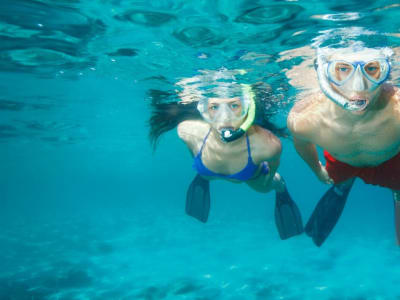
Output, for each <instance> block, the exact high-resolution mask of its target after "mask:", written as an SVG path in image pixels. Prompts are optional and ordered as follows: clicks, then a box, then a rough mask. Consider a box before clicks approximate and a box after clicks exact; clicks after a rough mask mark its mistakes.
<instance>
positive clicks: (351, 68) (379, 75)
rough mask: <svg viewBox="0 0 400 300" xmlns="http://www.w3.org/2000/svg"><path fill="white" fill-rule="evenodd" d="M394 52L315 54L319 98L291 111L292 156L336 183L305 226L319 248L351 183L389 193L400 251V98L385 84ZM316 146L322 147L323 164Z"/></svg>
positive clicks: (356, 49) (361, 50) (328, 51)
mask: <svg viewBox="0 0 400 300" xmlns="http://www.w3.org/2000/svg"><path fill="white" fill-rule="evenodd" d="M392 53H393V52H392V51H391V50H390V49H388V48H381V49H372V48H363V47H360V46H354V47H348V48H340V49H333V48H324V49H319V51H318V53H317V65H316V70H317V75H318V81H319V84H320V87H321V90H322V92H323V93H318V94H316V95H313V96H311V97H308V98H306V99H302V100H300V101H299V102H297V103H296V105H295V106H294V107H293V109H292V110H291V111H290V113H289V117H288V128H289V129H290V131H291V132H292V135H293V140H294V145H295V148H296V150H297V152H298V153H299V155H300V156H301V157H302V158H303V159H304V161H305V162H306V163H307V164H308V165H309V167H310V168H311V170H312V171H313V172H314V173H315V175H316V176H317V177H318V179H319V180H321V181H322V182H324V183H327V184H333V186H332V187H331V188H330V189H329V190H328V192H327V193H326V194H325V195H324V196H323V197H322V198H321V200H320V201H319V203H318V204H317V206H316V208H315V210H314V212H313V214H312V215H311V217H310V219H309V221H308V223H307V225H306V228H305V232H306V233H307V234H308V235H309V236H311V237H312V239H313V241H314V243H315V244H316V245H317V246H321V245H322V243H323V242H324V241H325V239H326V238H327V237H328V235H329V233H330V232H331V231H332V229H333V227H334V226H335V224H336V222H337V221H338V219H339V217H340V214H341V212H342V210H343V207H344V205H345V202H346V198H347V196H348V193H349V192H350V189H351V187H352V184H353V182H354V179H355V178H356V177H359V178H361V179H363V180H364V182H366V183H369V184H375V185H380V186H383V187H387V188H390V189H391V190H392V191H393V199H394V203H395V223H396V237H397V243H398V244H399V245H400V100H399V98H400V93H399V90H398V88H397V87H395V86H393V85H390V84H388V83H385V81H386V80H387V79H388V76H389V73H390V62H389V58H390V56H391V55H392ZM316 145H318V146H320V147H322V148H323V149H324V156H325V159H326V165H325V166H324V165H322V164H321V162H320V161H319V158H318V153H317V151H316Z"/></svg>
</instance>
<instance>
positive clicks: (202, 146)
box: [199, 128, 211, 155]
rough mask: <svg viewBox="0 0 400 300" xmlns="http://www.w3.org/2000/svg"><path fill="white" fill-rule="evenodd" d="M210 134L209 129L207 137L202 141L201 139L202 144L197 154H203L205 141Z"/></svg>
mask: <svg viewBox="0 0 400 300" xmlns="http://www.w3.org/2000/svg"><path fill="white" fill-rule="evenodd" d="M210 132H211V128H210V130H209V131H208V133H207V135H206V136H205V137H204V139H203V144H202V145H201V148H200V151H199V154H200V155H201V153H202V152H203V148H204V145H205V144H206V141H207V139H208V136H209V135H210Z"/></svg>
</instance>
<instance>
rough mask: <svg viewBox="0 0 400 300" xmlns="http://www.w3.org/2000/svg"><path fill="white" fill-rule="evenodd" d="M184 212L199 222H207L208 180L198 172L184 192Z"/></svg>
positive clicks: (208, 204) (208, 211)
mask: <svg viewBox="0 0 400 300" xmlns="http://www.w3.org/2000/svg"><path fill="white" fill-rule="evenodd" d="M186 213H187V214H188V215H189V216H192V217H193V218H196V219H197V220H199V221H200V222H203V223H206V222H207V219H208V214H209V213H210V182H209V181H208V180H206V179H204V178H203V177H201V176H200V175H199V174H197V176H196V177H195V178H194V179H193V181H192V183H191V184H190V186H189V189H188V191H187V193H186Z"/></svg>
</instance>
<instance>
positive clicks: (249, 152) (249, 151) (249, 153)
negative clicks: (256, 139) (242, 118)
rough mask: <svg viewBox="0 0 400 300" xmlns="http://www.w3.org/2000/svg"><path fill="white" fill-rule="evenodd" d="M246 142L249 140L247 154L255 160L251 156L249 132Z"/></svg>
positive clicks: (249, 158)
mask: <svg viewBox="0 0 400 300" xmlns="http://www.w3.org/2000/svg"><path fill="white" fill-rule="evenodd" d="M246 142H247V155H248V160H249V161H250V160H253V159H252V158H251V149H250V140H249V136H248V134H247V133H246Z"/></svg>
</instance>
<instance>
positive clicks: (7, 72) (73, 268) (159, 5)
mask: <svg viewBox="0 0 400 300" xmlns="http://www.w3.org/2000/svg"><path fill="white" fill-rule="evenodd" d="M399 15H400V5H399V4H398V3H397V2H396V1H239V0H238V1H178V0H176V1H172V0H171V1H168V0H164V1H162V0H160V1H128V0H114V1H112V0H110V1H99V0H98V1H83V0H74V1H72V0H70V1H67V0H65V1H62V0H57V1H55V0H53V1H46V0H40V1H39V0H36V1H33V0H31V1H27V0H26V1H23V0H2V1H1V2H0V49H1V51H0V71H1V73H0V90H1V94H0V207H1V208H0V253H1V259H0V299H1V300H3V299H13V300H14V299H17V300H20V299H21V300H22V299H29V300H33V299H34V300H38V299H51V300H53V299H54V300H55V299H106V300H112V299H198V300H201V299H204V300H205V299H230V300H239V299H245V300H247V299H321V300H323V299H330V300H333V299H354V300H355V299H400V291H399V289H398V287H399V285H400V279H399V278H400V277H399V275H400V263H399V258H400V252H399V248H398V247H397V246H396V245H395V239H394V227H393V207H392V206H393V203H392V198H391V193H390V192H389V191H388V190H386V189H383V188H380V187H376V186H370V185H365V184H364V183H363V182H362V181H361V180H357V181H356V183H355V185H354V187H353V190H352V191H351V193H350V196H349V201H348V204H347V206H346V209H345V211H344V213H343V215H342V218H341V220H340V222H339V223H338V225H337V227H336V228H335V230H334V232H333V233H332V235H331V236H330V237H329V239H328V240H327V241H326V243H325V244H324V245H323V247H321V248H317V247H315V246H314V244H313V243H312V241H311V240H310V239H309V238H307V237H306V236H305V235H302V236H298V237H295V238H292V239H290V240H287V241H281V240H280V239H279V236H278V234H277V232H276V229H275V225H274V220H273V209H274V195H273V193H271V194H267V195H264V194H258V193H255V192H254V191H252V190H250V189H249V188H248V187H247V186H245V185H233V184H229V183H226V182H222V181H215V182H212V186H211V193H212V210H211V215H210V218H209V222H208V223H207V224H206V225H204V224H200V223H199V222H196V221H195V220H194V219H192V218H189V217H188V216H186V215H185V214H184V201H185V195H186V188H187V186H188V185H189V183H190V181H191V179H192V177H193V176H194V175H195V174H194V171H193V169H192V168H191V164H192V162H191V157H190V155H189V153H188V151H187V150H186V149H185V146H184V145H183V143H182V142H180V141H179V140H178V137H177V135H176V133H175V132H174V131H171V132H169V133H167V134H166V135H165V136H163V137H162V138H161V141H160V143H159V145H158V148H157V150H156V151H155V152H153V149H152V147H151V145H150V142H149V139H148V125H147V120H148V118H149V116H150V102H151V95H152V93H151V90H153V91H163V92H171V91H173V90H175V89H177V88H178V87H177V86H176V85H175V83H176V82H177V81H179V80H182V79H184V78H190V77H192V76H195V75H196V74H198V72H199V70H217V69H221V68H224V69H228V70H231V69H245V70H247V71H248V73H247V74H246V76H244V78H243V80H244V81H246V82H263V83H265V84H268V85H269V86H270V87H271V91H272V96H271V97H272V98H273V99H275V100H276V102H277V103H278V104H279V105H278V108H279V110H278V111H277V112H276V115H275V117H274V120H275V121H276V122H277V123H279V124H284V120H285V118H286V116H287V112H288V110H289V109H290V107H291V106H292V105H293V103H294V102H295V101H296V95H298V94H299V93H300V92H303V89H302V88H301V87H300V86H298V85H297V86H296V85H295V83H294V82H293V81H292V80H293V79H292V78H290V71H293V70H296V66H299V65H300V64H301V63H303V62H306V65H307V66H308V69H307V70H308V71H309V72H311V73H312V72H313V68H312V58H311V56H312V54H310V52H309V51H311V53H313V51H314V49H315V47H318V46H321V45H322V46H323V45H329V44H331V43H332V44H335V43H340V41H342V40H346V39H355V40H358V39H359V40H362V41H364V42H365V43H366V44H367V45H371V46H390V47H398V46H399V44H400V40H399V22H398V18H399ZM308 61H310V63H308ZM288 71H289V72H288ZM394 71H395V70H394ZM394 74H395V73H394ZM301 75H302V74H301V73H300V76H301ZM397 78H398V77H396V76H392V81H393V82H394V83H395V84H398V81H397ZM289 79H290V80H289ZM282 142H283V147H284V151H283V154H282V161H281V166H280V168H279V172H280V173H281V174H282V175H283V176H284V177H285V180H286V182H287V184H288V187H289V190H290V192H291V194H292V195H293V197H294V198H295V200H296V202H297V203H298V205H299V207H300V209H301V211H302V214H303V219H304V220H307V218H308V217H309V215H310V213H311V211H312V209H313V208H314V206H315V204H316V202H317V201H318V199H319V197H320V196H321V195H322V194H323V193H324V191H326V189H327V186H325V185H323V184H322V183H319V182H318V180H317V179H316V178H315V177H314V176H313V174H312V173H311V171H310V170H309V169H308V168H307V166H306V165H305V163H303V162H302V161H301V160H300V158H299V157H298V156H297V154H296V153H295V151H294V148H293V146H292V144H291V141H290V140H289V139H284V140H282Z"/></svg>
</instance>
